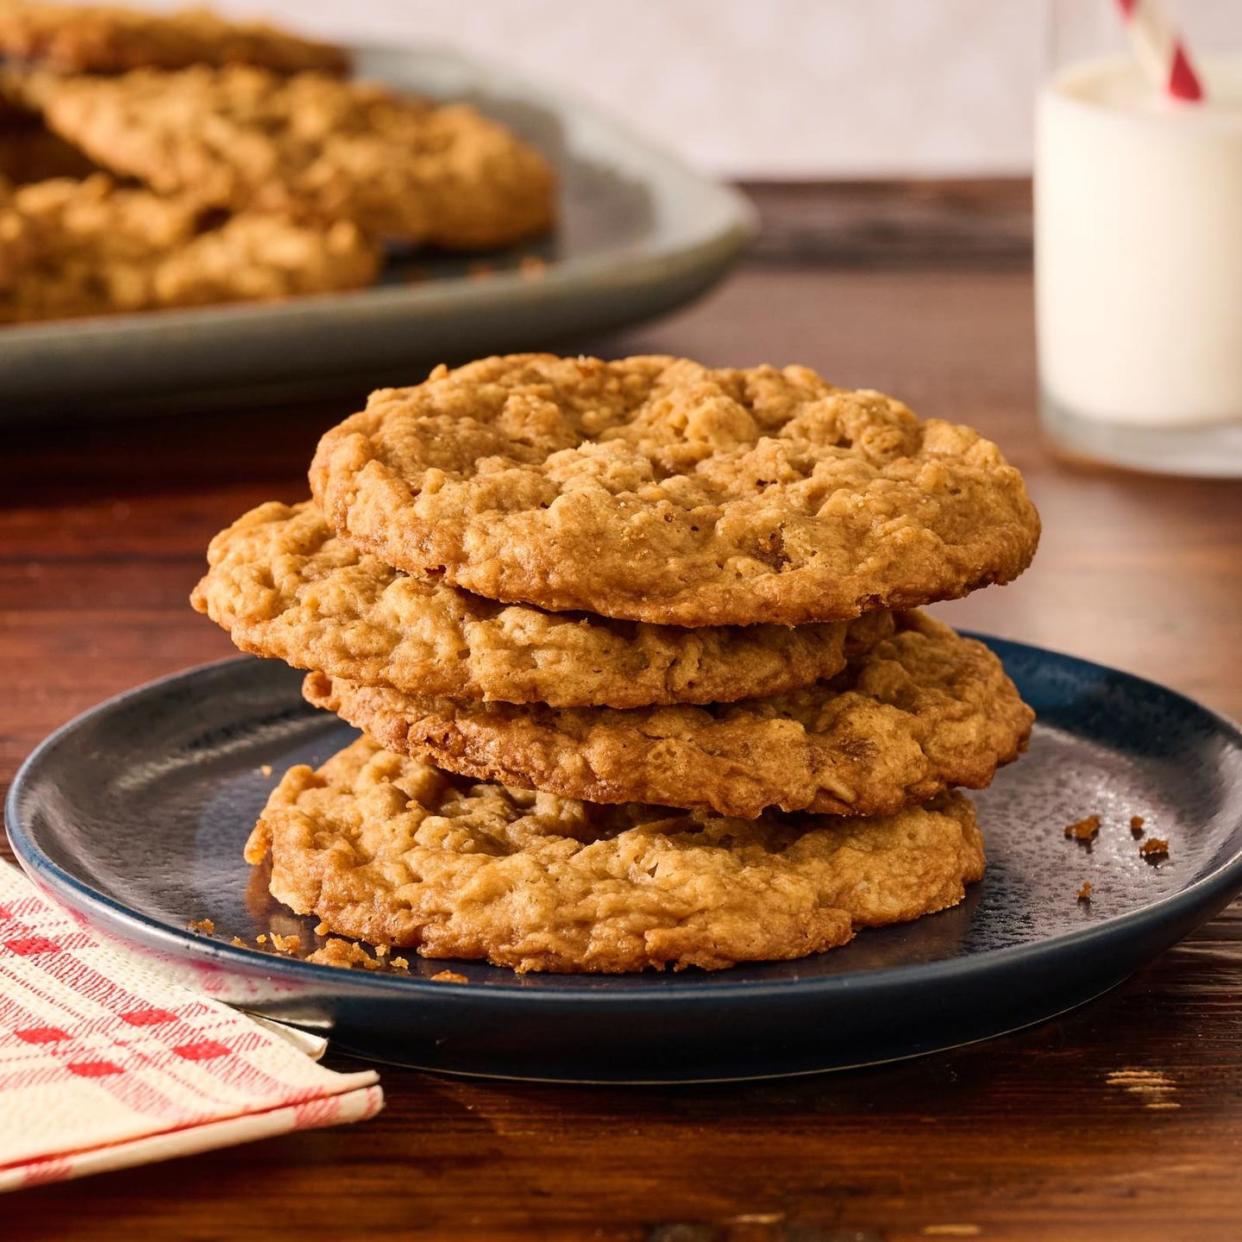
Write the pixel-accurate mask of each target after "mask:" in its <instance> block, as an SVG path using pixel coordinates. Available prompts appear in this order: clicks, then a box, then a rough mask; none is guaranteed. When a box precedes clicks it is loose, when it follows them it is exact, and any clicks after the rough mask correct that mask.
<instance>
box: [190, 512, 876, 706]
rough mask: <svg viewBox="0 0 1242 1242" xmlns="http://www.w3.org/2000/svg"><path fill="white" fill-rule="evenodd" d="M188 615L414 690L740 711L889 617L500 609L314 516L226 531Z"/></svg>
mask: <svg viewBox="0 0 1242 1242" xmlns="http://www.w3.org/2000/svg"><path fill="white" fill-rule="evenodd" d="M207 560H208V564H209V566H210V568H209V570H208V572H207V575H206V576H205V577H204V578H203V580H202V581H201V582H200V583H199V584H198V586H197V587H195V589H194V593H193V595H192V596H191V603H192V604H193V605H194V607H195V608H197V609H198V611H199V612H202V613H206V614H207V615H208V616H209V617H211V619H212V620H213V621H215V622H216V623H217V624H218V625H220V626H223V627H224V629H226V630H228V631H229V633H230V635H231V636H232V639H233V641H234V642H235V643H236V644H237V645H238V646H239V647H240V648H241V649H242V650H243V651H252V652H254V653H255V654H256V655H261V656H269V657H275V658H276V659H280V660H284V661H286V662H287V663H289V664H292V665H293V666H294V667H296V668H307V669H316V670H319V671H322V672H325V673H328V674H330V675H331V676H333V677H344V678H348V679H349V680H351V681H356V682H363V683H365V684H368V685H379V686H388V687H391V688H392V689H394V690H400V691H402V692H404V693H406V694H414V695H447V696H449V697H452V698H464V699H487V700H501V701H503V702H506V703H549V704H552V705H553V706H555V707H594V706H599V707H618V708H626V707H642V706H649V705H651V704H656V703H712V702H731V701H733V700H735V699H742V698H752V697H755V696H757V695H763V694H776V693H779V692H781V691H784V690H792V689H796V688H798V687H799V686H806V685H810V684H811V683H812V682H815V681H818V680H820V679H822V678H825V677H832V676H833V675H834V674H836V673H838V672H840V670H841V669H842V668H843V667H844V665H845V660H846V654H847V651H861V650H862V649H864V648H865V647H866V646H868V645H869V644H870V643H872V642H875V641H877V640H878V639H880V638H882V637H884V636H886V635H888V634H890V633H891V632H892V621H891V619H890V617H889V614H887V613H873V614H871V615H870V616H868V617H864V618H860V619H859V620H857V621H854V622H833V623H829V624H825V625H805V626H800V627H798V628H796V629H791V628H789V627H787V626H778V625H756V626H749V627H744V628H734V629H710V628H708V629H697V630H682V629H675V628H673V627H670V626H659V625H646V624H643V623H642V622H632V621H610V620H608V619H607V618H604V617H595V616H592V615H590V614H589V613H587V614H584V613H551V612H543V611H541V610H540V609H538V608H532V607H530V606H529V605H525V604H508V605H506V604H497V603H494V602H493V601H491V600H485V599H482V598H480V597H479V596H477V595H469V594H467V593H466V592H464V591H459V590H457V589H456V588H455V587H451V586H446V585H445V584H444V583H439V582H428V581H425V580H423V579H420V578H415V577H411V576H410V575H408V574H404V573H401V572H400V571H399V570H396V569H392V568H390V567H389V566H387V565H385V564H384V563H383V561H381V560H380V559H379V558H378V557H374V556H368V555H366V554H365V553H360V552H358V551H357V550H356V549H355V548H353V547H352V546H351V545H350V544H347V543H346V542H345V541H344V540H343V539H339V538H337V537H336V536H334V535H333V533H332V530H331V528H330V527H329V526H328V525H327V523H326V522H325V521H324V520H323V516H322V515H321V514H320V512H319V510H318V509H317V508H316V507H315V506H314V505H313V504H303V505H297V506H295V507H290V506H288V505H282V504H277V503H275V502H272V503H270V504H265V505H260V506H259V507H258V508H257V509H253V510H251V511H250V512H249V513H247V514H245V515H244V516H243V517H241V518H239V519H238V520H237V521H236V522H234V523H233V525H232V526H230V527H229V528H228V529H227V530H224V531H221V532H220V534H218V535H217V536H216V537H215V538H214V539H213V540H212V541H211V547H210V548H209V549H208V551H207Z"/></svg>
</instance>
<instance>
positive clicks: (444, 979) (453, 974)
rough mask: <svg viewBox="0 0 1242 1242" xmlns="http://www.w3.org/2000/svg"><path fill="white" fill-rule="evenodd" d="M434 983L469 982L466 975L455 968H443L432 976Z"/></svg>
mask: <svg viewBox="0 0 1242 1242" xmlns="http://www.w3.org/2000/svg"><path fill="white" fill-rule="evenodd" d="M431 981H432V983H469V982H470V980H469V979H467V978H466V976H465V975H463V974H459V973H458V972H457V971H455V970H441V971H438V972H437V973H436V974H434V975H432V976H431Z"/></svg>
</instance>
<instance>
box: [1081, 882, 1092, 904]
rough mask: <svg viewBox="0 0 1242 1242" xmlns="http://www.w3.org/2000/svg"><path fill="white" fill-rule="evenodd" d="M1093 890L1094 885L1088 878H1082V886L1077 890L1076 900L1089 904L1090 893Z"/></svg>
mask: <svg viewBox="0 0 1242 1242" xmlns="http://www.w3.org/2000/svg"><path fill="white" fill-rule="evenodd" d="M1093 892H1095V885H1093V884H1092V883H1091V881H1090V880H1084V881H1083V884H1082V888H1080V889H1079V890H1078V900H1079V901H1081V902H1083V903H1084V904H1090V901H1091V894H1092V893H1093Z"/></svg>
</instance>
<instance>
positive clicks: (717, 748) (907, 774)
mask: <svg viewBox="0 0 1242 1242" xmlns="http://www.w3.org/2000/svg"><path fill="white" fill-rule="evenodd" d="M303 693H304V694H305V696H306V698H307V700H308V701H309V702H311V703H312V704H314V705H315V706H316V707H323V708H326V709H327V710H329V711H334V712H337V713H338V714H339V715H340V716H342V717H343V718H344V719H345V720H347V721H348V722H349V723H350V724H352V725H357V726H358V727H359V728H361V729H365V730H366V731H367V732H368V733H369V734H370V735H371V736H372V737H374V738H375V739H376V740H377V741H378V742H380V743H381V745H383V746H386V747H388V749H389V750H393V751H397V752H399V753H408V754H411V755H416V756H417V757H419V758H421V759H426V760H427V761H428V762H431V763H435V764H437V765H438V766H440V767H444V768H448V769H449V770H450V771H454V772H461V773H463V774H465V775H468V776H473V777H477V778H479V779H482V780H497V781H501V782H503V783H504V784H506V785H515V786H521V787H523V788H530V789H542V790H546V791H548V792H549V793H555V794H559V795H561V796H562V797H570V798H585V799H588V800H590V801H592V802H648V803H656V804H659V805H662V806H679V807H691V808H694V807H703V808H707V809H710V810H713V811H716V812H718V813H720V814H721V815H736V816H741V817H743V818H746V819H753V818H754V817H756V816H758V815H761V814H762V813H763V812H764V811H765V810H767V809H768V808H769V807H776V808H780V809H781V810H785V811H800V810H809V811H814V812H816V813H820V814H832V815H884V814H888V813H890V812H893V811H896V810H899V809H900V808H902V807H905V806H912V805H917V804H919V803H922V802H925V801H927V799H928V798H931V797H933V796H934V795H936V794H937V793H939V792H940V791H941V790H943V789H945V788H947V787H949V786H952V785H965V786H967V787H969V788H971V789H982V788H983V787H984V786H986V785H987V784H988V783H989V781H991V779H992V776H993V775H994V773H995V771H996V768H997V767H998V766H999V765H1000V764H1003V763H1008V762H1009V761H1010V760H1012V759H1015V758H1016V757H1017V756H1018V754H1019V753H1020V751H1021V750H1022V749H1023V748H1024V746H1025V745H1026V741H1027V738H1028V736H1029V734H1030V728H1031V722H1032V720H1033V718H1034V713H1032V711H1031V709H1030V708H1029V707H1027V706H1026V704H1025V703H1023V702H1022V700H1021V698H1019V696H1018V692H1017V690H1016V689H1015V688H1014V685H1013V683H1012V682H1011V681H1010V680H1009V678H1008V677H1006V676H1005V670H1004V669H1003V668H1002V667H1001V663H1000V661H999V660H998V659H997V658H996V656H995V655H993V654H992V652H991V651H989V650H988V649H987V648H986V647H985V646H984V645H983V644H982V643H978V642H974V641H973V640H970V639H966V638H962V637H960V636H959V635H957V634H955V633H954V632H953V631H952V630H951V629H949V627H948V626H946V625H941V624H940V623H939V622H937V621H933V620H931V619H930V618H928V617H924V616H921V615H920V614H917V613H914V614H909V613H907V614H902V615H900V616H899V617H898V619H897V632H896V633H895V634H894V635H893V637H891V638H888V639H884V640H882V641H880V642H878V643H876V644H875V645H874V646H873V647H871V648H870V649H869V650H868V651H866V652H865V653H864V654H862V655H860V656H858V657H857V658H855V659H854V660H851V661H850V664H849V666H848V667H847V668H846V670H845V672H843V673H842V674H840V676H839V677H837V678H835V679H834V680H832V681H828V682H820V683H819V684H817V685H815V686H810V687H808V688H806V689H803V690H795V691H792V692H790V693H788V694H783V695H773V696H770V697H768V698H762V699H747V700H745V701H744V702H741V703H731V704H721V705H718V706H706V707H685V706H681V707H651V708H635V709H632V710H630V711H614V710H611V709H609V708H589V707H578V708H551V707H542V706H538V705H526V706H514V705H512V704H508V703H469V702H462V701H458V700H452V699H447V698H431V697H424V698H418V697H413V696H408V695H402V694H400V693H398V692H397V691H395V690H387V689H382V688H376V687H370V686H362V685H359V684H358V683H356V682H351V681H347V680H344V679H341V678H331V677H328V676H326V675H325V674H323V673H311V674H309V675H308V676H307V678H306V681H305V683H304V687H303Z"/></svg>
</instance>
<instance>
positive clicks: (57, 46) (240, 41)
mask: <svg viewBox="0 0 1242 1242" xmlns="http://www.w3.org/2000/svg"><path fill="white" fill-rule="evenodd" d="M0 57H3V58H6V59H8V60H14V61H22V62H26V63H30V64H36V65H40V66H44V67H46V68H48V69H52V70H55V71H56V72H59V73H125V72H126V71H128V70H130V69H137V68H140V67H143V66H150V67H154V68H161V69H181V68H184V67H186V66H189V65H195V64H204V65H231V64H244V65H261V66H263V67H264V68H267V69H271V70H274V71H276V72H279V73H296V72H299V71H301V70H304V69H317V70H320V71H321V72H325V73H345V72H347V71H348V69H349V56H348V54H347V53H346V52H345V51H344V49H343V48H339V47H333V46H332V45H331V44H327V43H318V42H315V41H314V40H311V39H304V38H300V37H298V36H297V35H292V34H289V33H287V32H286V31H283V30H278V29H276V28H275V27H273V26H268V25H266V24H264V23H262V22H232V21H226V20H225V19H224V18H222V17H217V16H216V15H215V14H214V13H209V12H207V10H205V9H184V10H182V11H181V12H175V13H143V12H140V11H138V10H135V9H124V8H114V7H112V6H111V5H70V4H39V3H26V2H23V0H0Z"/></svg>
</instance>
